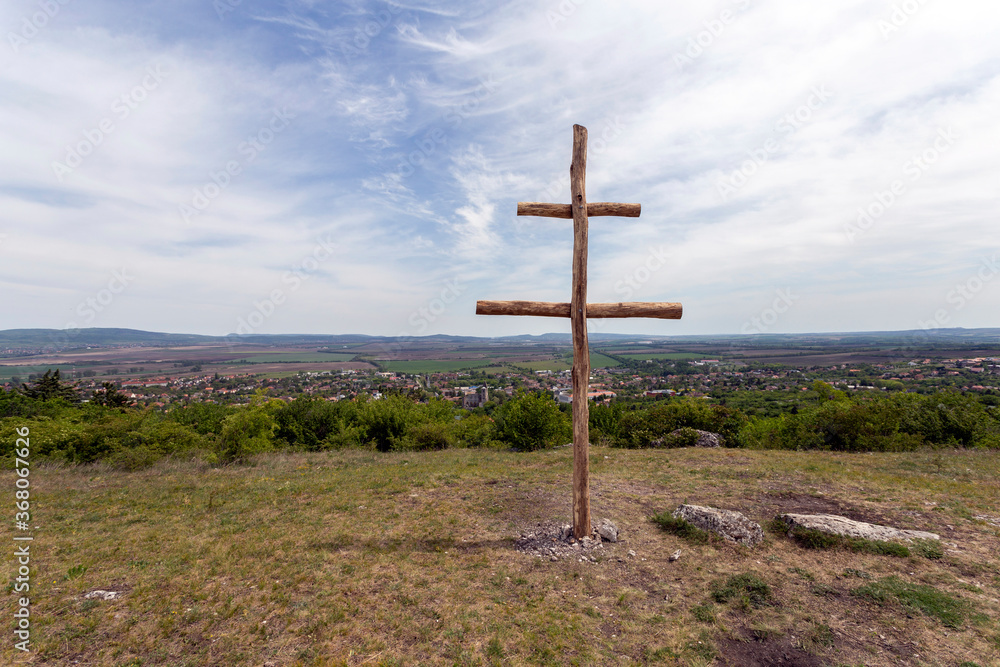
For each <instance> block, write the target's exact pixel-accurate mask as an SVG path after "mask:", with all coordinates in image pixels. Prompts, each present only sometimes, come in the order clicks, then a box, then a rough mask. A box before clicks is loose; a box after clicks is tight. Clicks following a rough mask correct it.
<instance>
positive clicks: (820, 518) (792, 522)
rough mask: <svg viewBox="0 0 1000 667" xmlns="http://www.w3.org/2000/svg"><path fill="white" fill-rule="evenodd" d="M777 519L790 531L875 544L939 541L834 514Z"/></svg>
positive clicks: (921, 533)
mask: <svg viewBox="0 0 1000 667" xmlns="http://www.w3.org/2000/svg"><path fill="white" fill-rule="evenodd" d="M778 518H779V519H781V520H782V521H784V522H785V524H786V525H788V529H789V530H790V531H791V530H792V529H794V528H807V529H811V530H818V531H820V532H822V533H830V534H831V535H841V536H843V537H860V538H863V539H866V540H872V541H875V542H893V541H906V542H910V541H912V540H938V539H941V538H940V536H939V535H937V534H936V533H927V532H924V531H922V530H902V529H900V528H893V527H891V526H880V525H878V524H874V523H865V522H864V521H854V520H853V519H848V518H847V517H843V516H837V515H835V514H782V515H780V516H779V517H778Z"/></svg>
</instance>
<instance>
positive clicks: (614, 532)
mask: <svg viewBox="0 0 1000 667" xmlns="http://www.w3.org/2000/svg"><path fill="white" fill-rule="evenodd" d="M597 534H598V535H600V536H601V539H602V540H604V541H605V542H617V541H618V526H616V525H615V524H614V522H613V521H611V519H601V521H600V523H598V524H597Z"/></svg>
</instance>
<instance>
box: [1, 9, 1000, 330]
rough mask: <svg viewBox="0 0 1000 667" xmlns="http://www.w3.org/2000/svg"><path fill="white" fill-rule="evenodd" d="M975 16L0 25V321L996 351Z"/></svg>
mask: <svg viewBox="0 0 1000 667" xmlns="http://www.w3.org/2000/svg"><path fill="white" fill-rule="evenodd" d="M998 24H1000V4H998V3H995V2H987V1H985V0H983V1H972V0H951V1H950V2H942V1H941V0H905V1H903V0H892V1H886V0H864V1H856V0H855V1H852V0H838V1H836V2H823V3H818V2H808V3H806V2H801V0H799V1H794V0H723V1H721V2H704V1H699V2H695V1H693V0H691V1H687V0H685V1H677V2H663V1H662V0H660V1H649V2H645V1H638V0H636V1H632V2H629V1H623V2H614V3H607V2H597V1H596V0H551V1H537V0H536V1H533V2H528V1H519V0H515V1H506V2H505V1H502V0H501V1H498V2H497V1H494V2H486V1H479V0H463V1H461V2H450V1H447V0H445V1H438V2H430V1H426V2H400V3H394V2H380V1H371V2H369V1H367V0H357V1H347V2H323V1H320V0H287V1H285V2H272V1H267V0H169V1H165V0H164V1H156V0H128V1H127V2H126V1H125V0H5V2H3V3H0V36H2V38H3V39H2V43H0V329H12V328H36V327H38V328H56V329H70V330H75V329H78V328H84V327H125V328H132V329H143V330H148V331H164V332H174V333H197V334H209V335H226V334H230V333H234V332H235V333H266V334H279V333H312V334H341V333H358V334H371V335H390V336H407V337H413V336H425V335H432V334H450V335H475V336H501V335H517V334H541V333H546V332H568V331H569V321H568V320H564V319H557V318H533V317H510V316H477V315H475V303H476V300H477V299H500V300H506V299H517V300H539V301H569V300H570V276H571V263H572V245H573V233H572V222H571V221H569V220H560V219H552V218H531V217H517V216H516V204H517V202H518V201H542V202H553V203H568V202H569V196H570V193H569V163H570V159H571V150H572V137H573V125H574V124H580V125H583V126H585V127H586V128H587V129H588V134H589V143H588V166H587V183H586V192H587V199H588V200H589V201H611V202H637V203H640V204H641V205H642V215H641V217H639V218H612V217H595V218H593V219H591V220H590V248H589V265H588V266H589V283H588V290H589V299H588V300H589V301H590V302H617V301H671V302H681V303H683V306H684V316H683V318H682V319H681V320H654V319H632V320H591V321H590V329H591V331H593V332H603V333H611V332H617V333H640V334H644V335H649V334H660V335H689V334H751V335H752V334H762V333H807V332H837V331H886V330H908V329H920V328H925V329H926V328H938V327H968V328H973V327H998V326H1000V318H998V313H1000V279H997V277H998V274H1000V263H998V260H1000V258H998V247H997V246H998V243H997V238H998V237H997V232H996V228H997V223H998V222H1000V220H998V212H1000V207H998V203H1000V121H998V118H1000V113H998V109H1000V39H997V34H996V26H997V25H998Z"/></svg>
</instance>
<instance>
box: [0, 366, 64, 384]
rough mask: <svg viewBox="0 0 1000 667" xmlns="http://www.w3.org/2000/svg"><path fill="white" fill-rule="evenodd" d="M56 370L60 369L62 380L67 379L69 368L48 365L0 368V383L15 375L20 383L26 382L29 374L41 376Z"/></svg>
mask: <svg viewBox="0 0 1000 667" xmlns="http://www.w3.org/2000/svg"><path fill="white" fill-rule="evenodd" d="M56 368H59V369H60V374H61V375H62V376H63V378H64V379H68V378H69V376H70V372H71V371H70V367H69V366H68V365H67V366H53V365H52V364H49V365H47V366H0V381H4V382H8V381H10V379H11V378H12V377H14V376H15V375H16V376H18V377H20V378H21V381H22V382H27V381H28V375H29V374H31V373H38V374H39V375H41V374H42V373H44V372H45V371H47V370H49V369H52V370H55V369H56Z"/></svg>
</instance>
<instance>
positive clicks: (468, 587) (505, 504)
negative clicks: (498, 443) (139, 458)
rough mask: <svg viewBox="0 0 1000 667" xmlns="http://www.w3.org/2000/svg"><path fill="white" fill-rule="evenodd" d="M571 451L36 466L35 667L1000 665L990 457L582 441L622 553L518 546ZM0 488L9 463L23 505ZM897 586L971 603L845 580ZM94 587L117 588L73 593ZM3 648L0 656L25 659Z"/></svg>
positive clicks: (562, 508) (998, 458)
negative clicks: (707, 522) (133, 467)
mask: <svg viewBox="0 0 1000 667" xmlns="http://www.w3.org/2000/svg"><path fill="white" fill-rule="evenodd" d="M571 462H572V456H571V452H570V451H569V450H568V449H559V450H554V451H543V452H536V453H531V454H514V453H509V452H496V451H473V450H451V451H443V452H429V453H420V454H376V453H374V452H365V451H343V452H334V453H322V454H308V455H307V454H301V455H272V456H268V457H265V458H261V459H260V460H259V461H257V463H256V464H255V465H253V466H250V467H247V466H242V467H228V468H220V469H213V468H210V467H207V466H205V465H203V464H199V463H196V462H190V463H187V462H185V463H162V464H160V465H158V466H157V467H156V468H153V469H151V470H147V471H142V472H135V473H120V472H116V471H113V470H109V469H106V468H102V467H100V466H97V467H81V468H55V467H48V468H45V467H43V468H36V469H35V470H34V471H33V473H32V484H33V489H34V494H33V497H32V500H33V508H34V510H35V515H34V516H33V523H35V524H37V525H38V526H39V528H38V529H37V530H36V531H35V541H34V543H33V547H32V549H33V556H34V559H33V561H32V564H33V565H34V570H33V573H32V605H33V606H32V621H33V626H32V627H33V641H34V646H35V649H36V652H35V653H33V654H31V659H32V660H30V661H29V662H32V661H33V662H34V664H46V665H70V664H78V665H115V666H122V665H341V664H343V665H356V664H368V665H401V664H449V665H450V664H457V665H464V664H469V665H490V664H504V665H507V664H515V665H517V664H554V665H561V664H581V665H591V664H594V665H597V664H600V665H619V664H620V665H629V664H640V663H641V664H645V663H655V664H665V665H709V664H718V665H726V664H731V665H748V664H773V662H769V661H772V660H773V661H778V660H779V659H782V660H783V661H782V662H781V664H786V665H858V664H863V665H897V664H907V665H957V664H960V663H962V662H970V663H973V664H979V665H983V666H984V667H985V666H986V665H990V664H1000V663H997V662H995V661H994V662H990V658H988V657H986V656H994V655H998V654H1000V625H998V623H997V621H996V619H997V618H998V617H1000V602H998V600H997V598H998V596H1000V577H998V573H1000V549H998V546H1000V527H998V526H996V525H993V524H991V523H989V520H990V518H991V517H992V518H996V517H1000V507H998V502H997V498H998V497H1000V493H998V492H1000V484H998V480H1000V455H998V454H996V453H980V452H940V453H936V452H927V453H922V452H921V453H915V454H877V455H869V454H855V455H838V454H829V453H817V452H749V451H742V450H700V449H681V450H669V451H633V450H629V451H625V450H609V449H603V448H594V449H593V450H592V462H593V463H592V467H591V475H592V495H593V511H594V516H595V518H601V517H609V518H611V519H613V520H614V521H615V522H616V523H617V524H618V526H619V528H620V529H621V532H622V537H623V539H624V542H621V543H618V544H615V545H606V546H605V549H604V552H605V553H604V556H603V557H602V558H598V560H599V561H600V562H597V563H591V562H578V561H559V562H551V561H549V560H543V559H539V558H535V557H532V556H529V555H526V554H523V553H520V552H518V551H516V550H515V549H514V546H513V542H514V538H515V537H516V536H517V535H518V534H519V533H520V531H522V530H526V529H528V528H531V527H532V526H535V525H537V524H538V523H549V522H555V521H558V522H564V521H566V522H568V521H569V518H570V507H571V499H570V497H569V495H568V494H569V490H570V483H569V478H570V470H571V464H572V463H571ZM13 482H14V478H13V475H12V474H11V473H10V472H4V473H3V474H2V475H0V488H6V489H9V490H10V494H11V495H13V488H14V487H13ZM684 502H687V503H694V504H699V505H714V506H717V507H723V508H726V509H735V510H740V511H742V512H744V513H745V514H747V515H748V516H750V517H751V518H753V519H755V520H758V521H761V523H765V522H767V521H768V520H769V519H771V518H772V517H773V516H774V515H775V514H777V513H778V512H788V511H805V512H830V513H837V514H843V515H846V516H850V517H852V518H857V519H862V520H868V521H873V522H878V523H889V524H892V525H896V526H899V527H903V528H917V529H923V530H930V531H933V532H937V533H940V534H941V535H942V540H943V542H944V543H945V544H944V547H945V548H944V555H943V557H940V558H926V557H921V556H919V555H916V554H914V555H911V556H910V557H906V558H900V557H893V556H887V555H878V554H866V553H855V552H852V551H850V550H847V549H839V548H834V549H829V550H815V549H803V548H801V547H800V546H798V545H797V544H796V543H795V542H794V541H792V540H790V539H788V538H786V537H784V536H783V535H778V534H774V533H768V538H767V541H766V542H765V543H764V544H763V545H761V546H759V547H757V548H756V549H754V550H752V551H750V550H746V549H743V548H740V547H737V546H734V545H731V544H727V543H724V542H720V541H717V540H713V541H711V542H709V543H705V544H694V543H689V542H687V541H685V540H684V539H683V538H681V537H678V536H676V535H671V534H668V533H665V532H664V531H662V530H661V529H660V528H659V527H657V526H656V525H655V524H654V523H653V522H652V521H651V520H650V517H652V516H653V515H655V514H657V513H660V512H662V511H664V510H668V509H669V510H672V509H673V508H675V507H676V506H677V505H679V504H681V503H684ZM977 516H978V517H987V518H986V519H982V518H976V517H977ZM997 521H998V522H1000V519H997ZM677 549H681V550H682V556H681V558H680V560H678V561H676V562H672V563H671V562H668V560H667V559H668V556H669V555H670V554H671V553H673V552H674V551H675V550H677ZM629 550H632V551H634V552H635V556H629V555H628V551H629ZM8 571H10V570H8ZM744 575H752V579H753V580H755V581H761V582H763V583H765V584H766V585H767V586H768V587H769V590H770V592H771V597H770V599H769V600H768V603H767V604H760V605H758V604H751V603H748V600H749V598H748V597H747V596H745V595H742V594H737V595H734V596H733V597H731V598H726V600H725V601H724V602H720V601H719V600H721V599H722V597H713V594H712V591H713V590H718V588H719V587H720V586H725V585H726V584H727V582H732V581H744V580H751V579H750V578H748V577H746V576H744ZM734 577H736V578H735V579H734ZM740 577H743V578H742V579H741V578H740ZM890 577H894V579H891V580H890V579H889V578H890ZM886 581H888V582H891V584H892V586H895V588H892V587H891V586H890V587H888V588H886V586H887V585H886V586H883V588H880V589H877V590H879V591H880V590H883V589H885V590H888V591H890V592H892V591H896V590H899V591H904V592H905V591H909V590H919V591H925V590H929V589H933V590H934V591H936V592H937V593H940V594H942V595H944V596H946V598H948V599H954V600H957V601H959V602H960V604H959V605H958V608H960V609H963V610H967V613H966V615H964V616H962V617H961V618H960V620H956V619H955V618H953V617H949V619H950V622H949V624H947V625H946V624H943V623H942V622H941V621H940V620H939V619H938V618H936V617H934V616H933V615H930V614H928V613H924V612H922V611H921V610H920V609H921V608H918V607H914V606H907V604H904V603H905V602H906V600H903V601H902V602H901V601H900V599H902V598H900V599H896V598H893V597H892V595H886V596H883V598H881V599H878V600H876V599H875V598H873V597H872V596H871V595H865V594H863V592H862V594H858V593H856V592H855V593H852V591H857V590H858V589H860V588H862V587H864V586H869V587H870V586H871V585H872V584H873V582H874V583H877V582H886ZM713 586H715V589H713ZM913 587H929V588H927V589H925V588H917V589H914V588H913ZM94 589H105V590H108V589H111V590H118V591H123V592H124V596H123V597H122V598H121V599H118V600H112V601H94V600H85V599H84V598H83V595H84V594H85V593H87V592H88V591H91V590H94ZM866 590H876V589H871V588H869V589H866ZM14 597H15V596H14V594H13V593H9V594H8V605H7V608H8V609H11V610H12V609H13V604H14ZM897 597H898V596H897ZM743 598H747V599H746V600H744V599H743ZM12 643H13V642H12V641H11V640H8V641H7V642H6V643H5V645H4V646H3V647H2V649H0V663H8V662H10V661H12V660H13V659H15V658H19V657H20V656H18V655H15V651H14V650H13V647H12ZM782 657H783V658H782Z"/></svg>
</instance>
